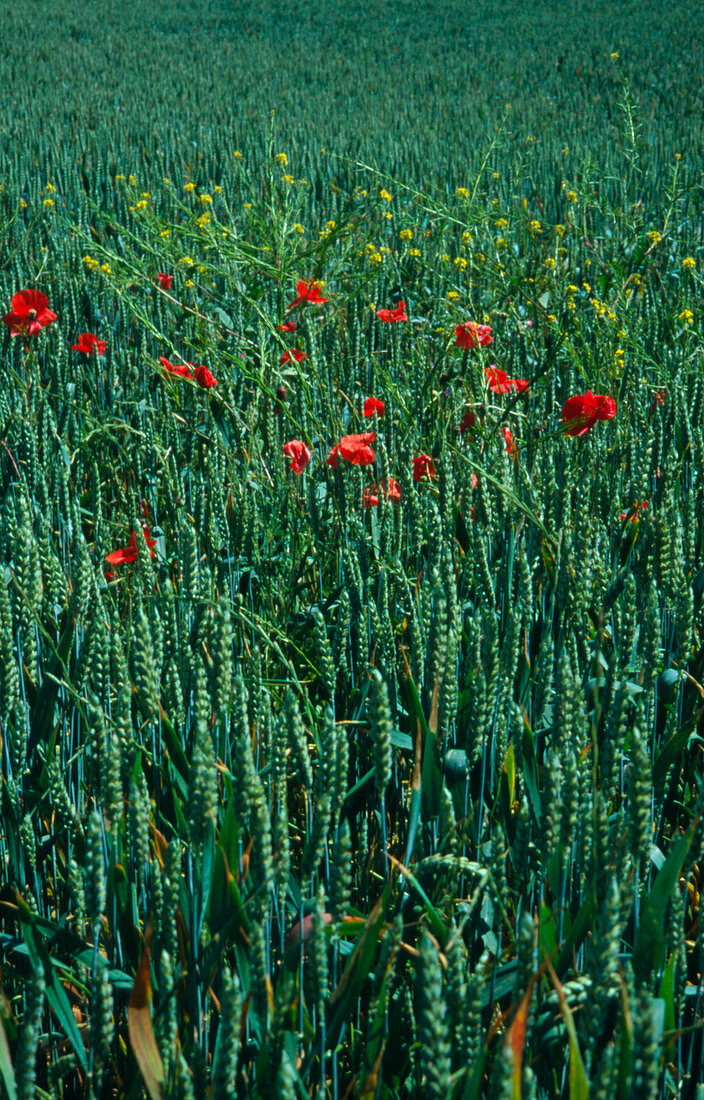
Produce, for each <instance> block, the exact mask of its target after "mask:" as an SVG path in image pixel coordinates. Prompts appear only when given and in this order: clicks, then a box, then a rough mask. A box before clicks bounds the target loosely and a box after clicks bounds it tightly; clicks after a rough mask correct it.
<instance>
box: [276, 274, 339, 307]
mask: <svg viewBox="0 0 704 1100" xmlns="http://www.w3.org/2000/svg"><path fill="white" fill-rule="evenodd" d="M329 301H330V299H329V298H323V296H322V294H321V293H320V283H316V282H315V280H314V279H299V280H298V282H297V283H296V297H295V298H294V299H293V301H292V302H289V304H288V305H287V306H286V309H295V308H296V306H301V305H303V303H304V302H307V303H308V305H311V306H322V305H324V304H325V302H329Z"/></svg>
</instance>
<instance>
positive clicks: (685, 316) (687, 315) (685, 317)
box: [677, 309, 694, 325]
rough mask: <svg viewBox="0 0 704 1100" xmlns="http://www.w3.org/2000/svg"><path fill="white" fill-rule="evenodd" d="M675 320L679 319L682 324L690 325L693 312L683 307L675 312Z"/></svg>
mask: <svg viewBox="0 0 704 1100" xmlns="http://www.w3.org/2000/svg"><path fill="white" fill-rule="evenodd" d="M677 320H678V321H681V322H682V324H683V325H691V324H692V321H693V320H694V314H693V313H692V311H691V309H683V310H682V312H681V313H678V314H677Z"/></svg>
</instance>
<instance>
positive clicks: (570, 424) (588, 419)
mask: <svg viewBox="0 0 704 1100" xmlns="http://www.w3.org/2000/svg"><path fill="white" fill-rule="evenodd" d="M615 416H616V402H615V401H614V399H613V397H607V396H606V395H605V394H603V393H592V391H591V390H587V392H586V393H585V394H582V395H579V394H578V395H577V396H575V397H569V398H568V399H567V401H565V403H564V405H563V406H562V425H563V427H564V429H565V432H566V433H567V435H585V434H586V433H587V432H588V431H590V430H591V429H592V428H593V427H594V425H595V424H596V422H597V420H613V418H614V417H615Z"/></svg>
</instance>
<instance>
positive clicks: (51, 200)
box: [44, 199, 54, 206]
mask: <svg viewBox="0 0 704 1100" xmlns="http://www.w3.org/2000/svg"><path fill="white" fill-rule="evenodd" d="M44 205H45V206H53V205H54V200H53V199H44Z"/></svg>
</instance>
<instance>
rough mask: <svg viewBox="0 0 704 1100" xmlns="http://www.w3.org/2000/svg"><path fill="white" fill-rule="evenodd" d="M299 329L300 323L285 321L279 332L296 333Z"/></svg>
mask: <svg viewBox="0 0 704 1100" xmlns="http://www.w3.org/2000/svg"><path fill="white" fill-rule="evenodd" d="M297 328H298V321H284V323H283V324H282V325H279V332H295V331H296V329H297Z"/></svg>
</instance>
